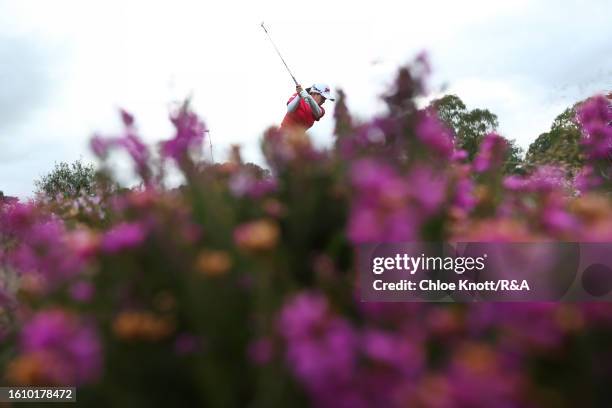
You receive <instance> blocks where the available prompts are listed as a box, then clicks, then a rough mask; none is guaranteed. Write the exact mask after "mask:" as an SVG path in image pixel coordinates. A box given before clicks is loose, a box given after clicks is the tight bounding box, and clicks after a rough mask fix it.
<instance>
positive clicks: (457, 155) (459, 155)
mask: <svg viewBox="0 0 612 408" xmlns="http://www.w3.org/2000/svg"><path fill="white" fill-rule="evenodd" d="M467 158H468V152H467V150H463V149H459V150H455V151H454V152H453V155H452V157H451V160H453V161H463V160H465V159H467Z"/></svg>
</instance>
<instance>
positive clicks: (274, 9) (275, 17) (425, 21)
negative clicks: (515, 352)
mask: <svg viewBox="0 0 612 408" xmlns="http://www.w3.org/2000/svg"><path fill="white" fill-rule="evenodd" d="M363 3H364V4H363V5H361V4H359V3H357V2H354V1H346V2H345V1H342V2H330V1H318V0H316V1H313V0H310V1H301V2H298V3H296V2H290V1H282V2H272V1H261V0H259V1H242V2H232V1H224V2H218V3H213V2H205V1H201V0H200V1H180V0H172V1H161V0H160V1H150V0H149V1H130V0H104V1H88V0H85V1H83V0H81V1H73V0H54V1H44V0H19V1H16V0H0V190H2V191H4V193H5V194H8V195H16V196H19V197H22V198H24V197H26V196H29V195H31V193H32V190H33V181H34V179H36V178H38V177H39V176H41V175H42V174H45V173H46V172H48V171H49V170H50V169H51V168H52V167H53V164H54V163H55V162H59V161H74V160H76V159H78V158H80V157H83V158H84V159H86V160H89V159H91V154H90V152H89V150H88V143H87V142H88V140H89V137H90V136H91V134H92V133H93V132H94V131H99V132H101V133H103V134H104V133H107V134H113V133H115V132H117V131H118V130H119V129H120V127H119V123H118V122H119V121H118V116H117V108H118V107H124V108H126V109H127V110H129V111H131V112H133V113H134V114H135V116H136V119H137V123H138V127H139V129H140V131H141V133H142V135H143V138H144V139H145V140H146V141H148V142H151V143H154V142H157V141H159V140H161V139H164V138H168V137H169V136H171V134H172V129H171V127H170V124H169V122H168V120H167V116H168V107H169V104H170V103H171V102H172V101H175V100H178V99H181V98H183V97H185V96H186V95H187V94H189V93H192V94H193V102H194V106H195V108H196V111H197V112H198V113H200V114H201V115H202V117H203V118H204V120H205V122H206V123H207V125H208V127H209V128H210V131H211V137H212V143H213V147H214V153H215V159H217V160H219V159H221V158H223V157H224V156H225V153H226V151H227V148H228V146H229V145H230V144H232V143H240V144H242V145H243V147H244V150H243V152H244V155H245V157H246V159H247V160H251V161H255V162H259V163H261V155H260V154H259V149H258V142H259V139H260V136H261V133H262V131H263V130H264V129H265V128H266V127H267V126H268V125H271V124H278V123H280V121H281V120H282V117H283V115H284V112H285V102H286V100H287V98H288V97H289V96H290V95H291V93H292V92H293V88H294V86H293V83H292V81H291V78H290V77H289V75H288V74H287V73H286V72H285V70H284V67H283V65H282V63H281V62H280V60H279V59H278V56H277V55H276V54H275V52H274V49H273V48H272V46H271V44H270V43H269V42H268V40H267V39H266V37H265V35H264V33H263V31H262V30H261V28H260V27H259V24H260V23H261V22H262V21H265V22H266V25H267V27H268V29H269V31H270V34H271V35H272V36H273V38H274V41H275V42H276V43H277V45H278V47H279V48H280V49H281V51H282V53H283V54H284V57H285V59H286V61H287V63H288V64H289V66H290V67H291V68H292V70H293V71H294V74H295V75H296V77H297V78H298V80H299V81H300V82H302V84H304V86H308V85H310V84H312V83H313V82H327V83H329V84H330V85H331V86H332V87H334V88H335V87H342V88H343V89H344V90H345V91H346V92H347V94H348V104H349V108H350V109H351V110H352V111H353V112H354V113H355V114H356V115H358V116H360V117H363V118H367V117H370V116H372V115H373V114H375V113H376V112H380V111H381V109H382V108H383V106H382V105H381V103H380V102H379V101H378V99H377V96H378V95H380V94H381V93H382V92H383V91H384V90H385V89H386V86H387V85H388V84H389V83H390V82H391V81H392V79H393V74H394V72H395V70H396V69H397V67H398V66H399V65H400V64H403V63H405V62H407V61H409V60H410V59H412V57H413V56H414V55H415V54H416V53H418V52H419V51H421V50H427V51H428V53H429V55H430V59H431V62H432V65H433V69H434V74H433V76H432V78H431V82H430V88H431V91H432V96H435V95H436V93H437V92H439V91H440V90H441V89H445V90H446V92H447V93H455V94H457V95H459V96H460V97H461V98H462V99H463V100H464V102H465V103H466V104H467V105H468V108H477V107H480V108H488V109H490V110H491V111H493V112H494V113H496V114H497V115H498V117H499V122H500V131H501V133H502V134H503V135H504V136H506V137H508V138H513V139H516V140H517V141H518V143H519V145H521V146H523V147H525V148H526V147H527V146H528V145H529V144H530V143H531V142H532V141H533V140H534V139H535V137H537V135H538V134H540V133H542V132H544V131H546V130H547V129H548V128H549V126H550V123H551V122H552V120H553V118H554V117H555V116H556V115H557V114H559V113H560V112H561V111H563V109H564V108H565V107H567V106H568V105H570V104H572V103H573V102H575V101H577V100H580V99H582V98H585V97H586V96H589V95H591V94H594V93H598V92H602V91H604V90H609V89H610V88H612V41H611V39H612V24H611V23H610V21H611V17H610V16H612V2H610V1H608V0H589V1H588V2H584V1H570V0H556V1H548V0H542V1H537V0H532V1H524V0H514V1H512V2H503V3H502V2H491V1H462V2H457V1H435V0H428V1H423V2H398V1H396V0H378V1H375V2H373V1H369V2H363ZM497 3H500V4H497ZM298 4H299V7H296V5H298ZM325 107H326V108H327V109H328V111H330V110H331V109H333V105H332V104H330V103H329V102H328V103H327V104H326V105H325ZM330 113H331V112H330ZM332 126H333V121H332V115H331V114H328V115H326V117H325V118H324V119H323V120H322V121H321V122H320V123H317V124H316V125H315V126H314V127H313V128H312V131H311V134H312V135H313V137H314V139H315V141H316V142H317V143H318V144H319V145H322V146H324V145H329V144H330V143H331V140H332V139H331V136H330V135H331V129H332Z"/></svg>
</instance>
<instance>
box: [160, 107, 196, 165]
mask: <svg viewBox="0 0 612 408" xmlns="http://www.w3.org/2000/svg"><path fill="white" fill-rule="evenodd" d="M170 120H171V121H172V124H173V125H174V127H175V129H176V134H175V136H174V138H173V139H170V140H168V141H165V142H163V143H162V145H161V152H162V155H163V156H164V157H167V158H171V159H174V160H176V161H181V160H183V158H184V157H185V156H186V155H187V154H188V153H189V151H190V150H191V149H194V148H199V147H201V145H202V142H203V140H204V133H205V132H206V127H205V125H204V122H202V121H201V120H200V118H199V117H198V116H197V115H196V114H195V113H193V112H191V111H190V110H189V109H188V108H186V107H182V108H181V109H179V111H178V112H177V113H175V114H173V115H171V117H170Z"/></svg>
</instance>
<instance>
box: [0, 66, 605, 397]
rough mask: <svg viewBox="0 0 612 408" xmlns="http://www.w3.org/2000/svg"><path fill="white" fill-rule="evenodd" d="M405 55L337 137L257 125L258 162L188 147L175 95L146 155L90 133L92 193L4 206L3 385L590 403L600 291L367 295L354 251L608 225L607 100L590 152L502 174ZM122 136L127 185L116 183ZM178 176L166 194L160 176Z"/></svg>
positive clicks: (599, 232) (584, 235)
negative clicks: (95, 179) (418, 299)
mask: <svg viewBox="0 0 612 408" xmlns="http://www.w3.org/2000/svg"><path fill="white" fill-rule="evenodd" d="M427 72H428V67H427V63H426V61H425V60H424V59H423V58H422V57H421V58H419V59H417V60H416V61H415V62H414V64H412V65H411V66H408V67H404V68H402V69H401V70H400V72H399V74H398V77H397V79H396V81H395V83H394V85H393V86H392V87H391V89H390V90H389V91H388V92H387V93H386V94H385V96H384V100H385V102H386V103H387V105H388V107H389V109H388V113H386V114H384V115H381V116H378V117H374V118H371V119H370V120H368V121H365V122H357V121H355V120H354V119H352V118H351V116H350V113H349V111H348V109H347V107H346V104H345V100H344V94H342V93H340V95H342V97H341V98H340V100H339V101H338V103H337V105H336V112H335V115H334V117H335V118H336V127H335V134H336V136H337V140H336V143H335V147H334V148H333V149H332V150H329V151H321V150H318V149H316V148H315V147H314V146H313V144H312V143H311V142H310V139H309V138H308V136H307V135H306V134H304V133H300V132H292V133H286V132H283V131H281V130H280V129H278V128H276V127H273V128H270V129H268V130H267V131H266V132H265V134H264V137H263V140H262V150H263V153H264V155H265V157H266V160H267V164H268V167H269V169H270V171H267V170H263V169H260V168H258V167H257V166H254V165H249V164H244V163H243V162H242V160H241V158H240V154H239V151H238V150H235V151H234V154H233V155H232V160H230V161H229V162H227V163H223V164H212V163H207V162H205V161H203V160H202V159H201V157H199V155H198V151H199V148H200V147H201V144H202V142H203V137H204V131H205V125H204V123H203V122H202V121H201V120H200V119H199V118H198V117H197V116H196V115H195V113H193V112H192V111H191V110H190V109H189V105H188V104H185V105H184V106H182V107H181V108H180V109H178V110H177V111H176V112H173V113H172V115H171V121H172V123H173V125H174V127H175V130H176V132H175V134H174V136H173V137H172V138H170V139H169V140H167V141H164V142H162V143H161V145H160V146H159V149H160V153H161V154H160V157H161V160H162V161H161V162H154V160H153V158H152V157H153V155H152V154H151V150H150V147H149V146H146V145H145V144H144V143H143V142H142V141H141V139H140V137H139V136H138V131H137V124H136V121H135V120H134V118H133V117H132V116H131V115H130V114H129V113H127V112H121V117H122V120H123V123H124V125H125V131H124V134H122V135H119V136H112V137H105V136H100V135H98V136H96V137H95V138H94V139H93V140H92V144H91V146H92V149H93V151H94V153H95V154H96V155H97V156H98V157H99V158H100V160H101V166H100V167H101V168H102V169H103V170H102V174H100V176H101V180H106V187H105V184H104V183H101V185H100V188H99V190H98V192H97V194H96V195H94V196H88V197H81V198H76V199H71V200H64V201H62V200H59V201H52V202H51V201H45V200H39V201H37V202H32V203H19V202H3V204H1V205H0V272H1V280H0V305H1V307H2V311H3V313H2V314H0V336H2V339H3V343H2V352H1V353H0V364H1V366H2V369H3V374H4V375H3V379H4V380H3V381H4V383H7V384H16V385H27V384H45V385H49V384H53V385H78V386H79V390H78V399H79V401H80V402H83V403H87V404H90V405H92V406H108V405H113V406H128V405H129V406H143V407H144V406H167V405H170V406H193V405H195V404H197V405H203V406H220V407H227V406H245V405H252V406H262V407H270V406H296V405H303V406H308V405H312V406H322V407H326V406H334V407H351V408H353V407H370V406H417V407H480V406H482V407H492V406H503V407H519V406H534V407H535V406H551V405H554V406H573V405H577V404H581V405H598V404H599V405H602V404H605V403H606V402H607V401H608V399H609V397H610V395H609V388H608V387H607V385H608V382H609V378H610V375H611V374H612V372H611V369H610V366H611V365H610V364H609V363H610V360H609V359H610V356H611V353H610V348H609V344H610V340H612V308H611V307H610V306H609V305H607V304H582V305H580V304H559V305H556V304H545V303H522V304H512V303H505V304H448V305H447V304H418V303H362V302H360V301H359V300H358V299H359V295H358V288H357V287H356V284H355V282H356V271H355V262H354V249H355V246H356V245H358V244H360V243H363V242H372V241H391V242H396V241H407V240H428V241H442V240H475V241H506V242H508V241H519V242H525V241H527V242H529V241H539V240H592V241H609V240H610V239H611V238H612V218H611V217H610V214H612V202H611V201H610V198H609V196H608V195H607V194H606V193H605V192H606V189H607V188H608V187H609V177H608V175H609V168H610V167H609V162H608V158H609V157H610V143H609V142H610V138H611V137H612V136H611V135H610V127H609V126H607V123H608V122H609V121H610V112H609V110H606V109H604V104H603V102H602V100H601V99H599V98H594V99H592V100H590V101H589V102H587V103H586V104H585V105H584V106H583V107H582V108H581V109H580V110H579V114H578V115H579V118H578V119H579V121H580V123H581V124H582V126H583V132H584V135H583V143H582V144H583V146H584V149H585V154H586V157H588V158H589V159H590V161H589V163H588V165H587V166H586V167H585V168H584V169H583V172H582V173H581V175H580V177H579V178H577V179H575V180H567V179H566V178H565V176H564V173H563V172H561V171H559V170H558V169H555V168H553V167H541V168H537V169H535V170H534V171H533V172H532V173H530V174H527V175H524V176H505V175H504V172H503V169H502V168H501V167H502V166H503V157H504V154H505V152H506V150H507V149H508V146H507V143H506V142H505V140H504V139H503V138H501V137H500V136H498V135H496V134H489V135H487V136H486V137H485V138H484V141H483V142H482V144H481V146H480V151H479V152H478V153H477V155H476V156H475V159H474V161H473V163H471V164H468V163H467V162H466V158H467V155H466V153H465V152H464V151H461V150H458V149H456V148H455V145H454V141H453V139H452V133H451V132H449V131H448V129H446V128H445V127H444V125H443V123H442V122H441V121H440V120H439V119H438V118H437V117H436V115H435V114H434V113H433V112H431V111H421V110H419V109H418V108H417V106H416V104H415V102H414V101H415V98H417V97H419V96H422V94H423V92H424V91H423V90H424V89H425V87H424V83H423V81H424V79H425V78H424V75H426V73H427ZM115 149H124V150H125V151H127V153H128V154H129V155H130V157H131V158H132V160H133V163H134V171H135V173H136V174H138V175H139V176H140V177H141V179H142V184H141V186H140V187H138V188H134V189H116V188H112V186H113V185H114V184H113V183H114V181H113V179H112V173H111V172H110V170H112V169H110V166H109V165H108V164H107V162H106V160H107V158H108V157H109V155H111V154H112V152H113V150H115ZM169 163H171V164H172V165H176V166H177V167H178V168H179V169H180V171H181V172H182V173H183V175H184V178H185V183H184V185H182V186H181V187H180V188H177V189H171V190H170V189H167V188H165V187H164V180H163V174H164V171H163V170H164V167H165V165H166V164H169Z"/></svg>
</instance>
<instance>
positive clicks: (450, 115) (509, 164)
mask: <svg viewBox="0 0 612 408" xmlns="http://www.w3.org/2000/svg"><path fill="white" fill-rule="evenodd" d="M430 106H432V107H433V108H434V109H435V110H436V111H437V112H438V117H439V118H440V119H441V120H442V121H443V122H444V123H445V124H446V125H447V126H448V127H450V128H451V129H452V130H453V131H454V133H455V143H456V145H457V146H458V147H460V148H461V149H463V150H465V151H466V152H467V153H468V158H469V160H470V161H472V160H473V159H474V157H475V156H476V153H478V149H479V147H480V142H481V141H482V139H483V137H484V136H485V135H486V134H487V133H491V132H495V131H497V127H498V126H499V122H498V120H497V115H495V114H494V113H492V112H491V111H489V110H488V109H478V108H477V109H472V110H469V109H468V108H467V107H466V106H465V103H463V101H462V100H461V98H459V97H458V96H457V95H444V96H443V97H442V98H439V99H436V100H434V101H432V102H431V105H430ZM508 143H509V144H510V149H509V152H508V158H507V159H506V163H505V165H504V171H505V173H520V172H521V168H522V153H523V151H522V149H521V148H520V147H519V146H517V145H516V143H515V141H514V140H508Z"/></svg>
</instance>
